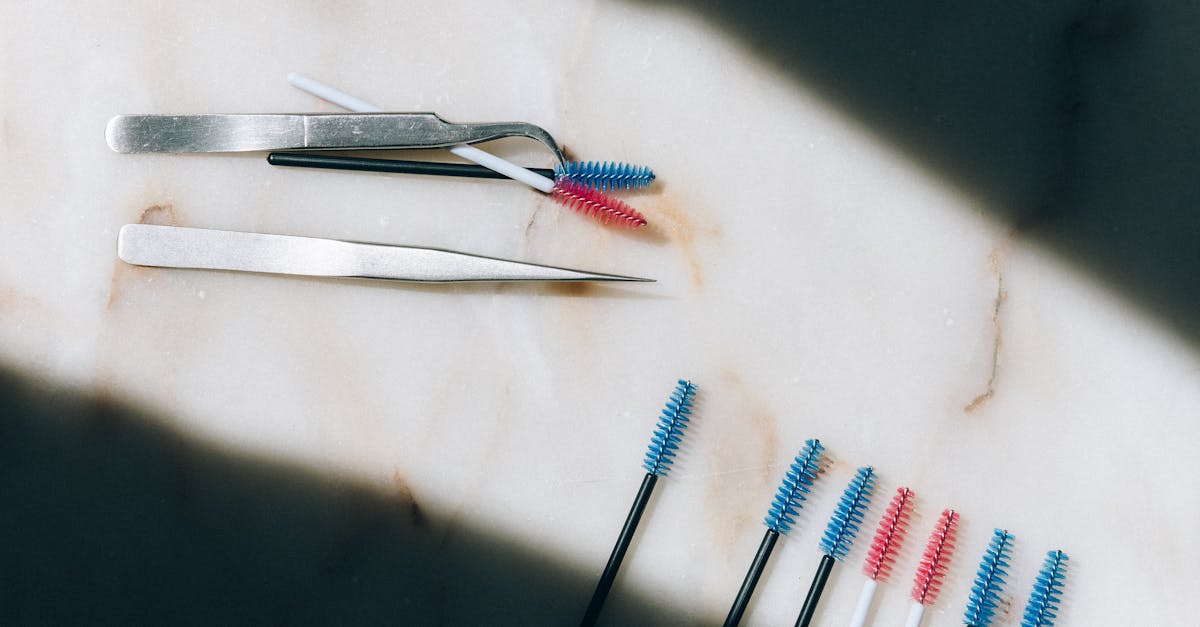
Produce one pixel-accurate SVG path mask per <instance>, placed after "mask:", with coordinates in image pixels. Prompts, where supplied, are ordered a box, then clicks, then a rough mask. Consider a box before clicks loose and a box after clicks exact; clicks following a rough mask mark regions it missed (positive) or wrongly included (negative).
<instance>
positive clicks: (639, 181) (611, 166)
mask: <svg viewBox="0 0 1200 627" xmlns="http://www.w3.org/2000/svg"><path fill="white" fill-rule="evenodd" d="M560 176H565V177H567V178H569V179H571V180H573V181H575V182H577V183H580V184H583V185H587V186H588V187H594V188H596V189H599V190H601V191H608V190H610V189H639V188H642V187H649V186H650V183H652V182H653V181H654V172H652V171H651V170H650V168H648V167H646V166H644V165H629V164H628V163H616V162H613V163H609V162H607V161H604V162H600V161H568V162H567V163H566V165H561V164H560V165H558V166H556V167H555V168H554V177H555V178H558V177H560Z"/></svg>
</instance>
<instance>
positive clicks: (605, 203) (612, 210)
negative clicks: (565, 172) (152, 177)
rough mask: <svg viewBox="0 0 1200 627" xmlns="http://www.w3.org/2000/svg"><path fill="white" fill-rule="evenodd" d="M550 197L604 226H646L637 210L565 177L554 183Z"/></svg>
mask: <svg viewBox="0 0 1200 627" xmlns="http://www.w3.org/2000/svg"><path fill="white" fill-rule="evenodd" d="M550 197H551V198H553V199H554V200H556V201H558V202H559V203H561V204H563V205H566V206H567V207H570V208H571V209H574V210H575V211H578V212H579V213H582V214H584V215H587V216H591V217H593V218H596V219H597V220H599V221H600V222H602V223H604V224H616V225H618V226H623V227H627V228H631V229H636V228H638V227H642V226H646V218H644V217H642V214H640V213H638V211H637V209H634V208H633V207H630V206H629V205H627V204H625V203H623V202H621V201H620V200H617V199H616V198H613V197H612V196H609V195H608V194H605V193H604V192H602V191H600V190H598V189H593V188H591V187H588V186H586V185H583V184H581V183H577V182H575V181H572V180H571V179H568V178H566V177H561V176H560V177H559V178H558V179H557V180H555V181H554V189H552V190H550Z"/></svg>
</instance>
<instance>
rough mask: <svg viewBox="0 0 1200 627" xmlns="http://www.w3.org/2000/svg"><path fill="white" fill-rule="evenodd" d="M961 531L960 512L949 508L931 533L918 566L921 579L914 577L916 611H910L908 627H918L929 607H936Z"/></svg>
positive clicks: (912, 609) (913, 592) (913, 607)
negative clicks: (955, 538) (955, 541)
mask: <svg viewBox="0 0 1200 627" xmlns="http://www.w3.org/2000/svg"><path fill="white" fill-rule="evenodd" d="M957 532H958V512H956V511H954V510H952V509H947V510H943V511H942V515H941V516H939V517H938V521H937V524H936V525H934V526H933V533H930V534H929V544H927V545H925V554H924V555H922V556H921V564H920V565H919V566H917V576H916V577H914V578H913V589H912V600H913V604H912V608H911V609H910V610H909V612H908V621H907V622H906V623H904V625H905V627H918V626H919V625H920V624H921V619H923V618H924V617H925V608H926V607H927V606H929V605H933V602H934V601H935V600H936V599H937V595H938V591H940V590H941V588H942V579H944V578H945V577H946V570H947V569H949V568H950V556H951V555H952V554H953V552H954V536H955V534H956V533H957Z"/></svg>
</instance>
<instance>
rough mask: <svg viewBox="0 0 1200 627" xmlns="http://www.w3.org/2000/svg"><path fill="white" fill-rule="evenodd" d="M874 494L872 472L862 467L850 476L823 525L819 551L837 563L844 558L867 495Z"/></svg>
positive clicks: (870, 469)
mask: <svg viewBox="0 0 1200 627" xmlns="http://www.w3.org/2000/svg"><path fill="white" fill-rule="evenodd" d="M874 491H875V470H874V469H873V468H871V467H870V466H864V467H862V468H859V469H858V472H855V473H854V478H853V479H851V480H850V484H849V485H847V486H846V490H845V491H843V492H842V498H841V500H840V501H838V504H837V508H835V509H834V510H833V516H832V517H831V518H830V519H829V524H828V525H826V526H825V535H823V536H821V552H822V553H824V554H826V555H828V556H829V557H832V558H833V559H835V560H838V561H839V562H840V561H842V560H844V559H846V555H847V554H848V553H850V545H851V544H853V543H854V536H855V535H857V534H858V527H859V525H862V522H863V516H864V515H865V514H866V513H867V506H868V505H870V504H871V493H872V492H874Z"/></svg>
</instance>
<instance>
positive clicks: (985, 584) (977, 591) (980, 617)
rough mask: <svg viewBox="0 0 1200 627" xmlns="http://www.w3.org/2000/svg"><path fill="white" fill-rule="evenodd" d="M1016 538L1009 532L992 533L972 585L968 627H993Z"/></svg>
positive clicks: (965, 616) (1004, 530)
mask: <svg viewBox="0 0 1200 627" xmlns="http://www.w3.org/2000/svg"><path fill="white" fill-rule="evenodd" d="M1012 544H1013V536H1012V534H1011V533H1009V532H1008V530H1007V529H995V530H993V531H992V541H991V542H989V543H988V547H987V549H986V550H985V551H984V552H983V557H982V558H981V559H980V560H979V570H978V571H977V572H976V573H975V583H974V584H972V585H971V596H970V597H968V599H967V611H966V612H965V613H963V625H966V627H991V625H992V620H993V619H994V618H995V617H996V609H997V608H998V607H999V606H1000V593H1001V592H1003V591H1004V579H1005V577H1007V576H1008V560H1009V555H1010V554H1011V553H1012Z"/></svg>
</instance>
